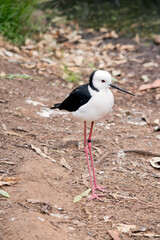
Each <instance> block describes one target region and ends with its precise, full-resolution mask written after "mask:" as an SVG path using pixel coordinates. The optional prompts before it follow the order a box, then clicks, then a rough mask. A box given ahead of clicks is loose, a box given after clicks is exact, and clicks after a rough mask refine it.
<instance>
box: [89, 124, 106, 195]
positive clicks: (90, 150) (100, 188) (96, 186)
mask: <svg viewBox="0 0 160 240" xmlns="http://www.w3.org/2000/svg"><path fill="white" fill-rule="evenodd" d="M93 124H94V122H92V123H91V129H90V133H89V138H88V148H89V153H90V158H91V163H92V170H93V179H94V189H98V190H100V191H102V192H105V190H104V189H105V187H100V186H98V185H97V181H96V174H95V169H94V162H93V155H92V149H91V136H92V131H93Z"/></svg>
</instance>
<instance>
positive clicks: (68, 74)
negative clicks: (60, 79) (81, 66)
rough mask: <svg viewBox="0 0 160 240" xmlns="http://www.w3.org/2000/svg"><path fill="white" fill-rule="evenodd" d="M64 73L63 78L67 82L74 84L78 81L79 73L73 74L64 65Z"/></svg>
mask: <svg viewBox="0 0 160 240" xmlns="http://www.w3.org/2000/svg"><path fill="white" fill-rule="evenodd" d="M64 73H65V77H64V78H65V80H66V81H67V82H72V83H76V82H78V81H79V79H80V73H74V72H72V71H70V70H69V69H68V67H67V66H66V65H64Z"/></svg>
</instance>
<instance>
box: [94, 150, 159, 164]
mask: <svg viewBox="0 0 160 240" xmlns="http://www.w3.org/2000/svg"><path fill="white" fill-rule="evenodd" d="M123 152H124V153H136V154H140V155H145V156H151V157H160V153H155V152H150V151H146V150H139V149H127V150H123ZM110 154H117V151H114V152H105V153H104V154H103V155H102V156H101V157H100V158H99V161H98V162H97V165H99V164H101V163H102V162H103V160H104V158H106V157H107V156H108V155H110Z"/></svg>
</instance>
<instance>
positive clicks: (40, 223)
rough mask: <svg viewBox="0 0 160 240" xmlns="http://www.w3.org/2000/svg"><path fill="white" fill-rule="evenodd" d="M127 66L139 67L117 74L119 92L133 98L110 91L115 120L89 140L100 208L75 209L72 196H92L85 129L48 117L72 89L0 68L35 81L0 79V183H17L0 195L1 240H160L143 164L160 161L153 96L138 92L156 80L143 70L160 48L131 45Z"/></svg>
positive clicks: (152, 186) (12, 67)
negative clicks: (119, 76)
mask: <svg viewBox="0 0 160 240" xmlns="http://www.w3.org/2000/svg"><path fill="white" fill-rule="evenodd" d="M117 41H118V40H117ZM132 57H134V58H135V59H137V61H128V62H127V63H126V64H124V65H121V67H120V68H121V70H122V71H123V72H124V73H125V75H127V74H129V73H130V72H134V76H133V77H132V76H130V78H128V80H127V81H126V82H125V83H122V82H121V83H120V84H119V83H117V85H119V86H121V87H123V88H125V89H126V90H128V91H132V92H134V93H135V94H136V96H135V97H132V96H130V95H127V94H124V93H121V92H117V91H116V90H113V92H114V96H115V105H114V108H113V111H112V112H111V113H109V114H108V116H107V118H106V119H102V120H101V121H99V122H96V124H95V127H94V132H93V143H92V144H93V154H94V160H95V167H96V176H97V181H98V183H99V184H100V185H103V186H106V189H107V192H106V196H105V197H103V200H104V202H100V201H97V200H93V201H90V202H88V201H87V197H84V198H83V199H82V200H81V201H79V202H77V203H74V202H73V199H74V197H75V196H77V195H79V194H81V193H83V192H84V191H85V190H87V189H88V188H89V187H90V181H89V174H88V169H87V164H86V159H85V154H84V150H83V122H78V121H76V120H75V119H74V118H73V117H72V116H71V115H70V114H65V113H64V112H62V114H60V112H58V111H52V114H51V115H49V114H50V113H51V112H50V110H49V106H52V105H53V104H54V103H57V102H60V101H61V100H63V99H64V98H65V97H66V96H67V94H68V93H69V92H70V91H71V88H73V87H75V86H74V85H72V86H71V85H70V84H68V83H67V82H65V81H63V80H61V79H57V78H56V77H55V76H54V69H53V76H51V77H44V76H43V75H39V74H36V73H35V72H34V71H32V70H29V69H26V68H23V67H22V66H20V65H18V64H16V63H9V62H8V61H6V60H4V59H3V58H1V59H0V72H5V73H7V74H14V73H16V74H17V73H19V74H28V75H30V76H32V77H33V79H32V80H30V79H23V78H19V79H16V78H15V79H4V78H2V77H1V78H0V108H1V117H0V176H2V177H3V178H6V177H14V178H19V179H17V182H16V184H10V185H9V186H3V188H2V189H3V190H5V191H7V192H8V193H9V195H10V198H5V197H2V196H0V229H1V231H0V239H1V240H9V239H11V240H16V239H17V240H22V239H23V240H36V239H38V240H44V239H45V240H51V239H52V240H54V239H55V240H67V239H77V240H81V239H85V240H91V239H98V240H101V239H106V240H110V239H115V240H118V239H119V238H118V237H113V236H112V237H111V235H112V234H115V233H119V234H120V236H119V237H120V239H125V240H133V239H134V240H140V239H141V240H145V239H160V212H159V209H160V202H159V197H160V185H159V179H160V172H159V169H156V168H153V166H151V164H150V160H151V159H153V157H159V156H160V150H159V149H160V140H159V139H158V137H157V136H159V135H160V132H159V131H156V130H158V128H157V127H156V126H157V125H158V120H157V119H159V121H160V98H159V94H160V89H159V88H156V89H151V90H148V91H145V92H139V91H138V88H139V86H140V85H141V84H143V81H142V80H141V75H142V74H144V71H146V72H145V73H147V74H148V75H149V76H150V79H151V82H152V81H153V80H155V79H158V78H160V73H159V67H151V68H148V69H147V70H144V69H143V68H142V64H143V63H145V62H151V61H154V62H157V63H158V64H160V46H156V45H152V44H150V45H148V46H147V45H144V46H138V47H137V48H136V50H135V51H134V52H132ZM84 74H85V73H84ZM87 81H88V79H87V78H85V82H87ZM33 101H36V102H37V105H36V106H35V104H36V102H33ZM47 113H48V117H46V116H43V115H42V114H47ZM159 124H160V123H159ZM88 127H89V123H88ZM67 164H68V165H67ZM63 165H65V166H63ZM109 230H111V232H109Z"/></svg>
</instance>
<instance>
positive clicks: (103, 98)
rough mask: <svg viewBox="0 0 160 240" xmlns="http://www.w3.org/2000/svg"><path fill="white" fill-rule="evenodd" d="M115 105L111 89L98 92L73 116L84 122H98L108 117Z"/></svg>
mask: <svg viewBox="0 0 160 240" xmlns="http://www.w3.org/2000/svg"><path fill="white" fill-rule="evenodd" d="M113 104H114V98H113V94H112V92H111V91H110V90H109V89H107V90H106V89H105V90H101V91H99V92H96V93H95V94H94V95H93V96H92V97H91V99H90V100H89V101H88V102H87V103H86V104H84V105H83V106H81V107H80V108H79V109H78V110H77V111H75V112H72V114H73V116H74V117H76V118H78V119H81V120H84V121H96V120H99V119H101V118H103V117H105V116H106V115H107V113H108V112H110V111H111V110H112V107H113Z"/></svg>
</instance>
